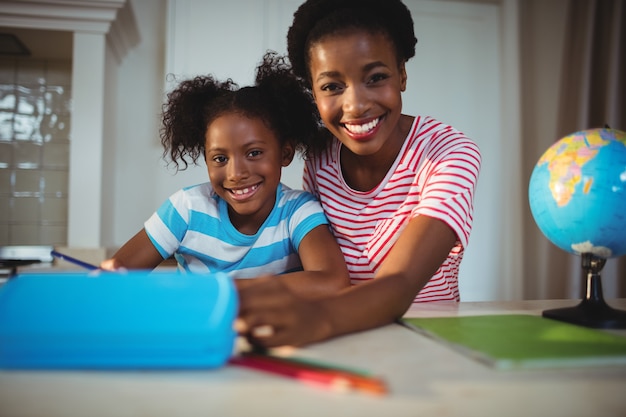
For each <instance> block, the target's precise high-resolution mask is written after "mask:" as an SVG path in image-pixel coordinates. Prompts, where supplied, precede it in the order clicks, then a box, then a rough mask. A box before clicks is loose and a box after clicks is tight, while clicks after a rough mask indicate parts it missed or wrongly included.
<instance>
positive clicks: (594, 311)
mask: <svg viewBox="0 0 626 417" xmlns="http://www.w3.org/2000/svg"><path fill="white" fill-rule="evenodd" d="M542 316H543V317H546V318H549V319H553V320H559V321H564V322H567V323H572V324H577V325H580V326H585V327H593V328H596V329H626V311H624V310H617V309H614V308H612V307H611V306H609V305H607V304H606V303H604V302H602V303H595V302H589V301H587V300H583V301H582V302H581V303H580V304H578V305H577V306H575V307H566V308H556V309H552V310H545V311H544V312H543V313H542Z"/></svg>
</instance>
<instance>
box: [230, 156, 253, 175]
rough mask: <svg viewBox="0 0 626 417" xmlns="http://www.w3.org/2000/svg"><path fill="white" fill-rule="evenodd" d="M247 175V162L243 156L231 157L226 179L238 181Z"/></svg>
mask: <svg viewBox="0 0 626 417" xmlns="http://www.w3.org/2000/svg"><path fill="white" fill-rule="evenodd" d="M247 176H248V164H246V161H245V160H244V159H243V158H231V159H230V161H229V163H228V179H229V180H231V181H239V180H241V179H242V178H246V177H247Z"/></svg>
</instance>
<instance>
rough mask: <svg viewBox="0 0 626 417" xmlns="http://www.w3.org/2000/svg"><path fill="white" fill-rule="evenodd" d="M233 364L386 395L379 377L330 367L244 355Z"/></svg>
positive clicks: (250, 354)
mask: <svg viewBox="0 0 626 417" xmlns="http://www.w3.org/2000/svg"><path fill="white" fill-rule="evenodd" d="M230 362H231V363H232V364H235V365H241V366H247V367H249V368H254V369H258V370H262V371H266V372H272V373H275V374H279V375H283V376H288V377H291V378H295V379H298V380H301V381H302V382H308V383H314V384H316V385H322V386H326V387H329V388H332V389H335V390H337V389H338V390H342V391H346V390H348V389H357V390H362V391H366V392H369V393H373V394H386V393H387V386H386V384H385V382H384V381H383V380H381V379H380V378H375V377H369V376H364V375H359V374H356V373H353V372H349V371H347V370H345V369H339V368H333V367H331V366H330V365H325V364H324V365H318V364H313V363H310V362H308V363H307V362H302V361H299V360H297V359H289V358H281V357H276V356H269V355H262V354H255V353H247V354H244V355H243V356H240V357H236V358H232V359H231V361H230Z"/></svg>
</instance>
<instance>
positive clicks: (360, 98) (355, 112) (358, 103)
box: [342, 86, 370, 118]
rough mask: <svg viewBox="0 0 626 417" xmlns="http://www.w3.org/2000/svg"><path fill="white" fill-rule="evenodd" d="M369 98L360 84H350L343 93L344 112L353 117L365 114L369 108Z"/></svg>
mask: <svg viewBox="0 0 626 417" xmlns="http://www.w3.org/2000/svg"><path fill="white" fill-rule="evenodd" d="M369 107H370V104H369V99H368V96H367V92H366V91H365V90H364V88H362V87H360V86H350V87H348V88H346V90H345V92H344V93H343V106H342V110H343V112H344V114H347V115H349V116H350V117H353V118H358V117H360V116H362V115H363V114H365V113H366V112H367V110H368V109H369Z"/></svg>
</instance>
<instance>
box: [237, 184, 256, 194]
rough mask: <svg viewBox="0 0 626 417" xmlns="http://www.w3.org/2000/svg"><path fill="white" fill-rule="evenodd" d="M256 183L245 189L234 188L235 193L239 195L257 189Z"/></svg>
mask: <svg viewBox="0 0 626 417" xmlns="http://www.w3.org/2000/svg"><path fill="white" fill-rule="evenodd" d="M256 187H257V186H256V185H255V186H253V187H250V188H244V189H243V190H233V193H235V194H237V195H244V194H248V193H249V192H250V191H253V190H256Z"/></svg>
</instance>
